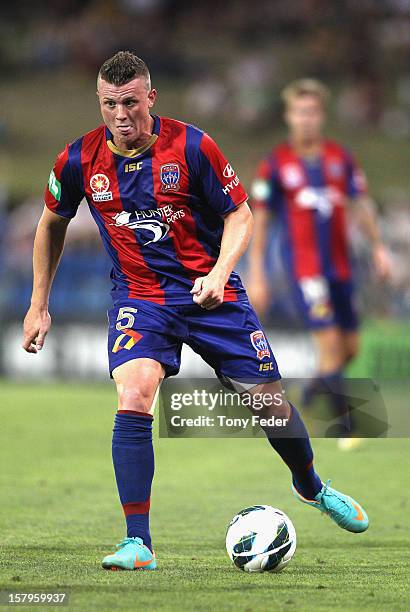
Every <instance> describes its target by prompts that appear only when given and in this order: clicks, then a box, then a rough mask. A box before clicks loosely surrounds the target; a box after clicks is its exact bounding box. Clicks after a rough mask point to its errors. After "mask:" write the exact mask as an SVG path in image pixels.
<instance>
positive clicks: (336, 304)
mask: <svg viewBox="0 0 410 612" xmlns="http://www.w3.org/2000/svg"><path fill="white" fill-rule="evenodd" d="M293 295H294V298H295V302H296V305H297V308H298V310H299V312H300V314H301V316H302V319H303V321H304V323H305V325H306V326H307V327H308V328H309V329H323V328H325V327H330V326H332V325H336V326H337V327H340V329H343V330H345V331H354V330H356V329H357V328H358V327H359V317H358V314H357V310H356V306H355V301H354V288H353V284H352V282H351V281H337V280H330V279H327V278H325V277H323V276H316V277H311V278H303V279H299V281H296V280H295V281H294V283H293Z"/></svg>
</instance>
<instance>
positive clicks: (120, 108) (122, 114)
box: [115, 104, 127, 121]
mask: <svg viewBox="0 0 410 612" xmlns="http://www.w3.org/2000/svg"><path fill="white" fill-rule="evenodd" d="M115 118H116V119H117V121H123V120H124V119H126V118H127V113H126V109H125V106H124V105H123V104H117V112H116V113H115Z"/></svg>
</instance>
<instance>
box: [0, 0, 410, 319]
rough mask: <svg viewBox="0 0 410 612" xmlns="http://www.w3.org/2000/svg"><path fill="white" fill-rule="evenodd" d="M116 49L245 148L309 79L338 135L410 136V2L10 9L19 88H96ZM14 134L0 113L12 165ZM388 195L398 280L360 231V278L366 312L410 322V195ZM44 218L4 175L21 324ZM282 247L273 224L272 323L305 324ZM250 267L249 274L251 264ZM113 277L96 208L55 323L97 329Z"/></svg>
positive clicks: (76, 237)
mask: <svg viewBox="0 0 410 612" xmlns="http://www.w3.org/2000/svg"><path fill="white" fill-rule="evenodd" d="M118 49H130V50H133V51H135V52H137V53H138V55H140V56H141V57H143V58H144V59H145V60H146V61H147V63H148V65H149V66H150V68H151V71H152V73H153V74H154V75H155V79H158V80H159V81H161V83H164V82H165V83H166V82H168V83H170V84H171V85H172V90H173V91H175V95H176V97H177V98H178V104H179V105H180V107H181V108H183V109H189V113H188V116H189V117H190V120H192V121H193V122H197V123H198V124H200V125H201V123H203V122H204V123H205V124H208V125H210V124H211V125H212V124H213V123H214V122H215V124H217V123H218V124H225V125H228V126H229V132H230V133H231V134H232V135H235V134H236V137H237V138H238V137H241V138H243V132H244V130H246V129H247V128H248V132H247V134H248V135H250V134H252V133H253V132H255V133H256V134H258V133H259V134H260V133H261V131H262V130H263V128H264V126H267V125H269V126H271V125H273V124H274V123H275V121H276V124H279V119H280V114H281V108H280V96H279V92H280V90H281V88H282V87H283V85H284V84H285V83H286V82H288V81H289V80H291V79H292V78H296V77H300V76H301V75H311V76H315V77H318V78H321V79H323V80H324V81H326V83H327V84H328V85H329V86H330V88H331V89H332V90H333V91H335V92H336V93H337V96H335V99H336V100H337V102H336V105H335V108H334V109H333V111H334V115H335V117H336V122H339V125H349V126H350V127H353V128H356V127H357V128H358V129H360V130H369V133H371V134H373V131H374V133H375V134H376V133H377V138H385V139H389V141H394V142H396V141H397V146H401V147H403V146H405V140H406V139H408V138H409V136H410V0H362V1H360V2H357V0H339V1H337V2H328V0H287V2H285V3H284V2H281V1H280V0H259V1H258V2H256V3H253V4H252V6H250V5H249V2H248V1H247V0H229V1H228V2H226V1H222V0H208V1H207V2H189V1H188V0H54V1H53V2H44V1H40V0H20V2H18V3H6V2H2V3H1V4H0V70H1V72H2V75H3V77H4V80H7V79H8V80H9V81H10V82H11V83H12V82H13V79H15V80H17V79H20V81H22V80H23V81H24V79H26V78H27V79H29V78H31V79H32V78H33V75H41V74H47V75H48V76H50V75H53V74H54V73H55V74H61V73H64V72H65V71H66V72H67V74H73V73H74V74H76V75H77V74H79V75H84V76H85V77H86V78H87V79H88V78H94V77H95V72H96V68H97V67H98V66H100V65H101V63H102V62H103V61H104V60H105V59H106V58H107V57H109V56H110V55H112V54H113V53H114V52H116V51H117V50H118ZM7 82H8V81H7ZM22 108H24V103H22ZM258 129H259V132H258ZM14 137H15V128H14V132H13V130H12V129H11V128H9V124H8V120H7V114H6V111H5V110H4V109H2V108H1V107H0V162H1V159H2V158H1V155H2V153H3V154H8V153H9V151H11V155H12V151H13V139H14ZM257 137H258V136H256V138H257ZM378 144H379V140H378V141H375V146H378ZM23 145H24V146H25V143H23ZM249 145H250V147H251V146H252V142H251V141H250V140H249ZM394 146H396V144H395V145H394ZM16 150H17V149H16ZM55 153H56V151H52V152H51V157H52V156H54V154H55ZM381 157H382V156H381ZM11 159H12V158H11ZM363 161H366V160H363ZM369 163H372V162H371V160H370V162H369ZM251 165H252V164H251V163H248V166H249V168H248V175H247V178H249V176H251V174H252V173H253V168H251ZM241 173H242V172H241ZM245 175H246V168H245ZM378 196H379V197H378V201H379V203H380V204H381V211H382V216H381V222H382V229H383V235H384V237H385V239H386V242H387V244H388V245H389V247H390V250H391V254H392V258H393V261H394V277H393V279H392V280H391V282H390V284H389V285H388V286H385V287H381V286H378V285H377V283H376V282H373V281H372V279H371V277H370V279H369V261H370V257H369V253H368V250H367V249H368V247H367V245H366V243H365V242H363V239H362V237H361V235H360V233H359V232H358V231H357V230H356V229H355V226H354V225H352V228H351V230H352V231H351V240H352V244H353V252H354V255H355V270H356V282H357V284H358V286H359V288H360V297H361V300H362V302H363V309H364V310H365V312H366V313H369V314H379V315H380V314H385V315H391V316H403V317H405V316H408V315H409V314H410V267H409V265H408V262H409V261H410V241H409V236H410V195H409V193H406V192H405V191H404V190H401V189H400V188H395V187H394V185H389V184H386V185H385V190H384V193H383V194H382V195H380V194H378ZM41 209H42V200H41V198H40V197H39V195H38V193H33V194H31V195H29V196H28V197H24V198H22V196H21V195H19V198H16V197H15V196H14V194H13V193H11V192H10V190H8V189H7V181H6V180H2V174H1V172H0V281H1V291H0V317H2V318H7V317H13V316H14V317H20V316H22V314H23V313H24V310H25V308H26V306H27V304H28V301H29V297H30V291H31V253H32V243H33V234H34V228H35V225H36V221H37V219H38V218H39V216H40V214H41ZM277 240H278V237H277V233H276V230H275V227H274V226H273V227H272V238H271V245H270V256H269V258H268V262H267V265H268V267H269V273H270V274H271V276H272V279H275V286H276V287H281V290H280V291H277V292H276V295H275V296H274V302H273V303H272V312H271V320H272V321H276V320H281V321H282V320H284V319H285V320H286V319H288V320H287V322H288V323H289V324H291V325H293V324H295V325H296V324H297V321H296V319H295V318H293V317H292V312H291V310H290V309H289V302H288V300H287V293H286V291H287V288H286V279H284V278H282V281H280V280H279V279H280V278H281V266H280V262H279V260H278V256H277V252H278V248H277ZM241 271H242V272H243V274H244V276H245V277H246V262H242V263H241ZM108 275H109V263H108V259H107V258H106V256H105V254H104V253H103V251H102V247H101V245H100V239H99V236H98V235H97V230H96V228H95V227H94V224H93V221H92V220H91V217H90V215H89V213H88V211H87V207H86V206H85V205H84V206H82V207H80V212H79V214H78V216H77V218H76V220H75V223H73V224H71V225H70V228H69V232H68V240H67V247H66V252H65V256H64V258H63V260H62V263H61V267H60V270H59V272H58V274H57V278H56V282H55V289H54V292H53V312H54V315H55V316H57V317H61V318H65V319H75V318H78V315H79V314H80V315H81V318H83V319H84V318H87V317H89V318H90V320H91V319H93V318H95V316H99V315H100V314H101V313H104V310H105V309H106V307H107V305H108V299H107V293H108V291H107V290H108V289H109V279H108ZM289 319H290V320H289Z"/></svg>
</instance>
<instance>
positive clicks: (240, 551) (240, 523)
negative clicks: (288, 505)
mask: <svg viewBox="0 0 410 612" xmlns="http://www.w3.org/2000/svg"><path fill="white" fill-rule="evenodd" d="M226 550H227V551H228V555H229V557H230V559H231V561H232V562H233V563H234V565H236V567H237V568H239V569H241V570H243V571H244V572H281V571H282V570H283V569H284V567H286V565H287V564H288V563H289V561H290V560H291V559H292V557H293V555H294V554H295V550H296V531H295V528H294V526H293V523H292V521H291V520H290V518H289V517H288V516H286V514H285V513H284V512H282V511H281V510H278V509H277V508H272V506H265V505H260V506H250V507H249V508H244V510H241V511H240V512H238V514H236V515H235V516H234V517H233V519H232V520H231V522H230V523H229V525H228V530H227V532H226Z"/></svg>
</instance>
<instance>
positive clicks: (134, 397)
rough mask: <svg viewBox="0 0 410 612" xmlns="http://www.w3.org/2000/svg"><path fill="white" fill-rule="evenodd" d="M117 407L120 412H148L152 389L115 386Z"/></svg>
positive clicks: (150, 405) (150, 404)
mask: <svg viewBox="0 0 410 612" xmlns="http://www.w3.org/2000/svg"><path fill="white" fill-rule="evenodd" d="M117 392H118V406H119V409H120V410H135V411H137V412H150V411H151V407H152V402H153V398H154V393H153V392H152V389H149V388H148V387H144V386H138V387H136V386H128V385H125V384H118V385H117Z"/></svg>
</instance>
